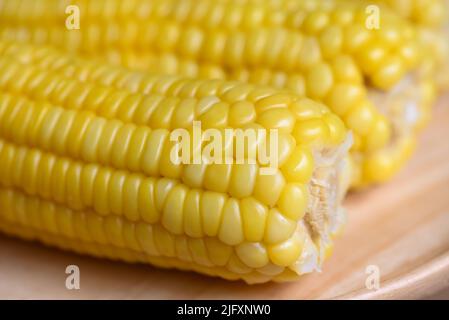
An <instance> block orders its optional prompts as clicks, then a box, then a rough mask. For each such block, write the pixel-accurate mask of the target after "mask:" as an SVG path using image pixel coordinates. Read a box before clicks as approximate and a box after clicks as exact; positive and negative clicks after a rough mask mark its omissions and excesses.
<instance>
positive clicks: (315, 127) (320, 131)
mask: <svg viewBox="0 0 449 320" xmlns="http://www.w3.org/2000/svg"><path fill="white" fill-rule="evenodd" d="M292 135H293V137H295V140H296V142H297V143H301V144H310V145H314V144H321V143H326V142H327V141H328V139H329V137H330V132H329V128H328V126H327V125H326V123H325V122H324V121H323V119H309V120H305V121H301V122H298V123H297V124H296V125H295V128H294V129H293V132H292Z"/></svg>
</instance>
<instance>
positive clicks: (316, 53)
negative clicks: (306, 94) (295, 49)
mask: <svg viewBox="0 0 449 320" xmlns="http://www.w3.org/2000/svg"><path fill="white" fill-rule="evenodd" d="M297 59H298V64H299V67H300V69H301V70H307V69H308V68H310V67H311V66H314V65H316V64H317V63H318V62H319V61H320V60H321V50H320V44H319V42H318V40H317V39H316V38H314V37H307V38H305V39H304V41H303V45H302V47H301V51H300V53H299V55H298V57H297Z"/></svg>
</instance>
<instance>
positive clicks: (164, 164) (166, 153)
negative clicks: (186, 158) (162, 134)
mask: <svg viewBox="0 0 449 320" xmlns="http://www.w3.org/2000/svg"><path fill="white" fill-rule="evenodd" d="M177 143H178V141H173V140H171V139H170V137H169V139H167V140H166V141H165V144H164V147H163V149H162V152H161V156H160V158H159V173H160V174H161V175H162V176H164V177H167V178H172V179H180V178H181V176H182V169H183V163H182V162H179V163H177V161H175V160H178V159H174V157H173V154H172V151H173V150H176V149H175V146H176V144H177Z"/></svg>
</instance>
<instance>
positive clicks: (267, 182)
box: [253, 168, 285, 206]
mask: <svg viewBox="0 0 449 320" xmlns="http://www.w3.org/2000/svg"><path fill="white" fill-rule="evenodd" d="M284 186H285V178H284V176H283V175H282V172H281V171H280V170H279V169H275V172H274V173H269V174H262V173H261V171H260V168H259V172H258V174H257V177H256V184H255V185H254V191H253V195H254V198H256V199H257V200H259V201H261V202H262V203H264V204H266V205H268V206H274V205H275V204H276V202H277V201H278V199H279V196H280V195H281V192H282V189H283V188H284Z"/></svg>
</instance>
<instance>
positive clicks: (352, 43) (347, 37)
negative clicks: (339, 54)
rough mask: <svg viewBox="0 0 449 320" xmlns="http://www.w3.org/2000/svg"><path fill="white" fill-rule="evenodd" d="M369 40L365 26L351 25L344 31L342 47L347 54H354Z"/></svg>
mask: <svg viewBox="0 0 449 320" xmlns="http://www.w3.org/2000/svg"><path fill="white" fill-rule="evenodd" d="M370 38H371V36H370V30H368V29H367V28H366V27H365V26H363V25H360V24H351V25H349V26H347V27H346V28H345V30H344V36H343V39H344V42H343V47H344V48H345V49H346V51H347V52H354V51H355V50H357V49H359V48H361V47H362V46H363V45H365V44H366V43H367V42H368V41H369V39H370Z"/></svg>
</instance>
